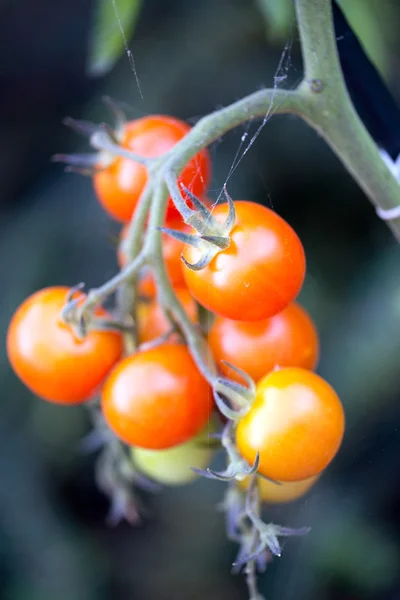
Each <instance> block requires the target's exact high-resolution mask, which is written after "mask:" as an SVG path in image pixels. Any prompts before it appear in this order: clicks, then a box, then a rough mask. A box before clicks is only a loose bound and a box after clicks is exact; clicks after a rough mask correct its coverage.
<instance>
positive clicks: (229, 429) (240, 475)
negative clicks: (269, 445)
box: [193, 421, 260, 481]
mask: <svg viewBox="0 0 400 600" xmlns="http://www.w3.org/2000/svg"><path fill="white" fill-rule="evenodd" d="M233 428H234V422H233V421H228V423H227V424H226V425H225V427H224V429H223V432H222V435H221V446H222V447H223V448H224V449H225V450H226V454H227V458H228V464H227V467H226V469H224V471H214V470H213V469H210V468H207V469H205V470H203V469H196V468H193V470H194V471H195V473H197V474H198V475H202V476H203V477H206V478H207V479H218V480H219V481H233V480H242V479H245V478H246V477H249V476H250V475H253V474H254V473H256V472H257V469H258V465H259V462H260V457H259V454H258V453H257V454H256V457H255V459H254V463H253V465H249V463H248V462H247V461H246V460H244V458H242V456H241V455H240V454H239V452H238V451H237V449H236V445H235V443H234V441H233V436H232V434H233Z"/></svg>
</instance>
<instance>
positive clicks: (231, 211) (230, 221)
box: [224, 184, 236, 232]
mask: <svg viewBox="0 0 400 600" xmlns="http://www.w3.org/2000/svg"><path fill="white" fill-rule="evenodd" d="M224 195H225V198H226V202H227V204H228V216H227V218H226V221H225V223H224V228H225V230H226V231H229V232H231V231H232V228H233V226H234V224H235V220H236V211H235V205H234V203H233V200H232V198H231V197H230V195H229V194H228V190H227V189H226V184H225V185H224Z"/></svg>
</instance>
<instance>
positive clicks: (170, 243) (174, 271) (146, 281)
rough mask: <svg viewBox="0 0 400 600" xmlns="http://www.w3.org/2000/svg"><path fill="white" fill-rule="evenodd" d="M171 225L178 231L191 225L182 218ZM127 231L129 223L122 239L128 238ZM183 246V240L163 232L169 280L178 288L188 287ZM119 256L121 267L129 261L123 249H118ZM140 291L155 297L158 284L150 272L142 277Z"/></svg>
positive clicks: (124, 229)
mask: <svg viewBox="0 0 400 600" xmlns="http://www.w3.org/2000/svg"><path fill="white" fill-rule="evenodd" d="M170 226H171V227H172V228H173V229H175V230H178V231H183V232H187V231H189V227H187V226H186V225H185V223H183V221H182V220H181V221H178V220H176V221H174V222H172V223H170ZM127 231H128V225H125V227H123V229H122V231H121V241H122V240H124V239H125V238H126V235H127ZM183 247H184V244H183V243H182V242H179V241H178V240H176V239H175V238H173V237H171V236H170V235H167V234H166V233H163V234H162V250H163V259H164V262H165V267H166V269H167V273H168V276H169V280H170V282H171V284H172V286H173V287H176V288H182V287H186V284H185V277H184V275H183V263H182V260H181V255H182V252H183ZM117 257H118V264H119V266H120V267H121V268H122V267H124V266H125V265H126V263H127V259H126V256H125V255H124V253H123V252H122V250H121V249H119V250H118V255H117ZM139 291H140V293H141V294H142V295H144V296H148V297H153V296H155V295H156V292H157V290H156V285H155V282H154V278H153V276H152V275H151V273H150V272H149V273H147V274H146V275H145V276H144V277H142V278H141V280H140V283H139Z"/></svg>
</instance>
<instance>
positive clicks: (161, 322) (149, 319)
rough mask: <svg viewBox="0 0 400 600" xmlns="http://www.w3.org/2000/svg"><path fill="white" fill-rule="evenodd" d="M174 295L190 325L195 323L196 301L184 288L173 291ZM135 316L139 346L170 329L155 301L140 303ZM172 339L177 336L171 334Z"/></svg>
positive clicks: (196, 316)
mask: <svg viewBox="0 0 400 600" xmlns="http://www.w3.org/2000/svg"><path fill="white" fill-rule="evenodd" d="M175 293H176V295H177V298H178V300H179V302H180V303H181V304H182V306H183V308H184V309H185V312H186V314H187V315H188V317H189V318H190V320H191V321H192V323H197V322H198V314H197V304H196V301H195V300H194V299H193V298H192V296H191V295H190V294H189V292H188V291H187V289H186V288H182V289H178V290H175ZM137 316H138V332H139V341H140V343H141V344H143V343H144V342H150V341H151V340H154V339H156V338H158V337H160V336H162V335H164V334H165V333H167V332H168V330H169V329H170V328H171V325H170V323H169V321H168V319H167V317H166V316H165V313H164V311H163V309H162V307H161V305H160V304H159V303H158V302H157V300H155V299H154V300H152V301H151V302H140V303H139V304H138V308H137ZM174 337H175V339H176V337H177V336H176V335H175V334H173V336H171V339H173V338H174Z"/></svg>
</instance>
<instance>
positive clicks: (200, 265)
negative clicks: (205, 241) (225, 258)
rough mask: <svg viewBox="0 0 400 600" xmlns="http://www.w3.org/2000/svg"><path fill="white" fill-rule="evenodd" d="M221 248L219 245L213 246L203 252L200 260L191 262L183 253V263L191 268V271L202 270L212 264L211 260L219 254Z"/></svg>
mask: <svg viewBox="0 0 400 600" xmlns="http://www.w3.org/2000/svg"><path fill="white" fill-rule="evenodd" d="M219 251H220V250H219V248H218V246H214V247H213V246H211V245H210V247H209V248H206V249H205V252H204V253H203V254H202V256H201V257H200V258H199V260H198V261H197V262H195V263H190V262H189V261H187V260H186V258H185V257H184V255H183V254H182V255H181V260H182V262H183V264H184V265H185V266H186V267H187V268H188V269H190V270H191V271H201V270H202V269H204V268H205V267H207V265H209V264H210V262H211V261H212V259H213V258H214V257H215V256H216V255H217V254H218V252H219Z"/></svg>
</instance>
